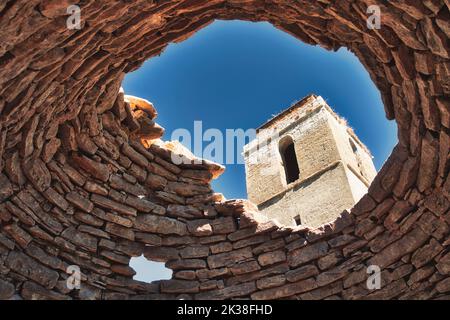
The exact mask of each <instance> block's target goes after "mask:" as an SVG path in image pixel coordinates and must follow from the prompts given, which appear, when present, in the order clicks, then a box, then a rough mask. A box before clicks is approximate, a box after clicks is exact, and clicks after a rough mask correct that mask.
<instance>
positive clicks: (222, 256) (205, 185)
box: [0, 0, 450, 299]
mask: <svg viewBox="0 0 450 320" xmlns="http://www.w3.org/2000/svg"><path fill="white" fill-rule="evenodd" d="M70 4H77V5H79V6H80V8H81V19H82V20H81V21H82V25H81V29H79V30H78V29H74V30H71V29H68V28H67V27H66V19H67V15H66V9H67V6H68V5H70ZM372 4H376V5H379V6H380V9H381V13H382V26H381V29H374V30H369V29H368V28H367V24H366V20H367V14H366V12H367V7H368V6H369V5H372ZM449 7H450V3H449V1H448V0H426V1H416V0H395V1H394V0H392V1H381V0H361V1H352V0H350V1H349V0H345V1H344V0H338V1H329V0H318V1H304V0H299V1H290V0H289V1H287V0H242V1H241V0H195V1H191V0H177V1H148V0H135V1H125V0H95V1H94V0H3V1H1V2H0V114H1V115H0V203H1V204H0V298H1V299H175V298H183V299H235V298H239V299H240V298H250V299H448V298H449V297H450V277H449V273H450V252H449V244H450V240H449V224H450V212H449V207H450V178H449V174H448V173H449V167H450V157H449V149H450V111H449V93H450V72H449V69H450V63H449V58H450V49H449V45H448V39H449V35H450V25H449ZM215 19H242V20H250V21H268V22H270V23H272V24H273V25H274V26H276V27H277V28H280V29H281V30H284V31H286V32H288V33H290V34H292V35H294V36H295V37H297V38H298V39H299V40H301V41H303V42H306V43H308V44H314V45H316V44H318V45H321V46H322V47H324V48H326V49H329V50H336V49H338V48H340V47H343V46H344V47H347V48H349V49H350V50H351V51H352V52H354V53H355V54H356V55H357V57H358V58H359V59H360V61H361V63H362V64H363V65H364V66H365V67H366V69H367V71H368V72H369V74H370V75H371V77H372V80H373V81H374V83H375V84H376V85H377V87H378V89H379V90H380V92H381V94H382V97H383V101H384V107H385V111H386V116H387V118H388V119H395V121H396V122H397V124H398V132H399V136H398V138H399V143H398V145H397V146H396V147H395V148H394V150H393V152H392V154H391V156H390V157H389V159H388V160H387V161H386V163H385V164H384V166H383V168H382V169H381V170H380V172H379V173H378V174H377V176H376V177H375V179H374V180H373V182H372V183H371V185H370V187H369V190H368V193H367V194H366V195H365V196H363V197H362V199H361V200H360V201H359V202H358V203H357V204H356V205H355V206H354V207H353V208H351V210H350V211H345V212H343V213H342V214H341V215H340V216H339V217H338V218H336V219H335V220H334V221H332V222H330V223H327V224H325V225H322V226H320V227H318V228H315V229H310V228H307V227H283V226H280V225H278V224H276V223H275V222H274V221H270V220H265V219H264V217H263V216H262V215H261V214H260V213H258V212H257V209H256V207H255V206H254V205H252V204H251V203H249V202H247V201H245V200H229V201H225V200H224V199H223V197H222V196H221V195H220V194H217V193H214V191H213V190H211V188H210V185H209V183H210V181H211V179H212V178H214V177H217V176H218V175H219V174H220V173H221V171H222V170H223V168H221V167H220V166H218V165H216V164H213V163H209V162H207V161H200V162H193V161H188V160H189V159H190V156H189V153H187V152H183V151H182V150H181V148H179V147H178V146H177V145H176V144H169V143H165V142H162V141H159V140H158V139H157V137H159V136H161V134H162V131H163V130H162V128H161V127H159V126H157V125H156V124H155V122H154V121H155V120H154V119H155V117H156V110H155V109H154V108H153V106H152V105H151V104H150V103H148V102H146V101H145V100H141V99H137V98H134V97H124V95H123V93H121V92H120V89H119V88H120V85H121V81H122V79H123V77H124V75H125V73H127V72H130V71H133V70H136V69H137V68H139V66H140V65H141V64H142V63H143V62H144V61H145V60H147V59H149V58H151V57H153V56H157V55H159V54H160V53H161V52H162V51H163V50H164V48H165V47H166V46H167V45H168V44H169V43H171V42H179V41H182V40H185V39H186V38H188V37H189V36H190V35H192V34H193V33H195V32H196V31H197V30H199V29H200V28H202V27H204V26H206V25H208V24H209V23H211V22H213V21H214V20H215ZM211 112H213V111H211ZM255 112H257V111H255ZM180 153H181V154H183V153H184V154H185V156H184V157H185V158H187V160H186V161H185V163H184V164H182V165H175V164H174V163H172V161H171V160H172V159H173V155H176V154H180ZM181 157H183V156H182V155H181ZM190 160H192V159H190ZM141 254H144V255H145V256H146V257H147V258H148V259H151V260H155V261H164V262H166V265H167V267H169V268H170V269H172V270H173V271H174V274H173V279H171V280H163V281H156V282H153V283H150V284H148V283H142V282H139V281H135V280H133V279H132V277H133V275H134V270H133V269H132V268H130V267H129V261H130V258H131V257H133V256H140V255H141ZM69 265H78V266H79V267H80V269H81V272H82V276H81V289H80V290H76V289H73V290H70V289H69V288H68V287H67V285H66V279H67V278H68V277H69V275H68V274H67V272H66V271H67V266H69ZM369 265H378V266H379V267H380V268H381V270H382V274H381V276H382V287H381V289H379V290H371V289H369V288H368V287H367V286H366V279H367V276H368V274H367V273H366V271H367V270H366V267H367V266H369Z"/></svg>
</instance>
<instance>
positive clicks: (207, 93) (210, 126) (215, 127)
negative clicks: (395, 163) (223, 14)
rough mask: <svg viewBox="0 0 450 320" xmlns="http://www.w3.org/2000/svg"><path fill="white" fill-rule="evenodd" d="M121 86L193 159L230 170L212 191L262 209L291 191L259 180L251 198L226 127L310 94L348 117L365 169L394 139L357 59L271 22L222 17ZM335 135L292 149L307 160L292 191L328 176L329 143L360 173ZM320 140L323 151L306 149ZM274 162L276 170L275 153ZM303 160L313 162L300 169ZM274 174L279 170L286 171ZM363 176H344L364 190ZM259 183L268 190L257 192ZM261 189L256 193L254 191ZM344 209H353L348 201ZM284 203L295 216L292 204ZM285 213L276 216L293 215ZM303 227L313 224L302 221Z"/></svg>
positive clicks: (247, 125)
mask: <svg viewBox="0 0 450 320" xmlns="http://www.w3.org/2000/svg"><path fill="white" fill-rule="evenodd" d="M123 88H124V90H125V94H130V95H133V96H138V97H142V98H145V99H147V100H149V101H151V102H152V103H153V104H154V106H155V108H156V109H157V110H159V115H158V118H157V119H156V121H157V122H158V123H159V124H160V125H161V126H162V127H164V128H165V129H166V132H165V135H164V136H163V137H162V139H163V140H166V141H167V140H172V139H176V140H179V141H180V142H181V143H182V144H184V145H185V146H186V147H187V148H188V149H190V150H191V151H192V152H193V153H194V154H195V155H196V156H199V157H202V158H207V159H209V160H212V161H215V162H219V163H221V164H224V165H225V166H226V170H225V173H224V174H223V175H222V176H221V177H220V178H219V179H218V180H215V181H213V182H212V188H213V189H214V191H216V192H221V193H223V194H224V195H225V197H226V198H228V199H233V198H249V199H250V200H251V201H253V202H255V203H256V204H257V205H258V206H259V207H260V208H264V210H266V209H267V207H269V206H272V204H273V203H274V202H276V201H272V200H274V199H275V198H274V197H276V199H283V197H284V193H283V192H287V190H284V189H280V190H278V189H276V188H278V185H279V184H280V185H282V184H281V182H280V178H279V177H274V178H269V179H265V178H261V179H260V180H259V181H253V182H252V181H250V182H252V183H253V184H251V185H249V187H248V189H249V192H247V191H248V190H247V189H246V183H245V181H246V171H245V166H244V164H243V163H244V157H243V156H241V153H242V148H243V145H245V144H246V142H245V139H244V142H243V141H240V142H239V141H238V139H237V138H236V137H235V136H233V134H232V133H231V134H230V133H229V132H228V130H230V129H231V130H236V129H238V130H242V132H247V130H249V129H252V128H257V127H259V126H260V125H262V124H264V123H266V122H267V121H268V120H269V119H271V118H272V117H274V116H276V115H280V112H281V111H282V110H285V109H286V108H288V107H289V106H293V105H294V106H295V105H299V104H301V103H302V101H303V100H304V99H303V100H301V99H302V98H303V97H306V96H308V95H309V94H311V93H313V94H315V95H317V96H320V97H323V101H324V103H327V104H328V105H329V106H330V107H331V108H332V109H333V110H334V112H336V113H337V114H339V115H340V116H342V117H345V120H346V121H344V120H342V122H341V123H344V124H345V125H346V126H348V127H352V128H353V131H354V132H355V136H356V138H355V139H356V140H355V141H356V142H357V144H358V146H359V145H360V142H362V143H363V144H365V145H366V146H367V147H368V150H370V152H367V153H366V154H364V161H365V163H366V162H367V161H368V159H370V157H371V155H373V156H374V158H373V163H374V168H375V169H377V170H378V169H380V168H381V166H382V165H383V163H384V161H385V159H387V157H388V156H389V154H390V153H391V151H392V149H393V147H394V146H395V144H396V143H397V137H396V135H397V128H396V124H395V122H394V121H388V120H387V119H386V117H385V113H384V107H383V103H382V100H381V96H380V93H379V91H378V89H377V88H376V87H375V85H374V84H373V82H372V81H371V79H370V77H369V74H368V73H367V71H366V70H365V68H364V67H363V65H362V64H361V63H360V62H359V61H358V59H357V58H356V56H355V55H354V54H353V53H351V52H350V51H348V50H347V49H340V50H338V51H337V52H329V51H327V50H325V49H322V48H320V47H317V46H316V47H314V46H310V45H306V44H304V43H302V42H301V41H299V40H297V39H295V38H294V37H292V36H291V35H289V34H287V33H285V32H283V31H280V30H278V29H276V28H275V27H273V26H272V25H270V24H269V23H264V22H258V23H252V22H244V21H216V22H214V23H213V24H211V25H209V26H208V27H206V28H204V29H202V30H200V31H198V32H196V33H195V34H194V35H193V36H192V37H190V38H189V39H188V40H186V41H183V42H181V43H177V44H171V45H169V46H168V47H167V48H166V50H165V52H164V53H163V54H162V55H160V56H159V57H155V58H152V59H150V60H149V61H147V62H146V63H145V64H144V65H143V66H142V67H141V68H140V69H139V70H137V71H135V72H132V73H130V74H127V75H126V77H125V80H124V82H123ZM293 101H295V102H294V103H292V102H293ZM174 115H176V116H175V117H174ZM313 115H314V114H313V113H312V114H308V116H307V117H305V116H298V115H295V116H294V117H292V121H297V122H301V121H305V119H306V118H308V117H311V116H313ZM311 125H312V123H309V124H308V123H307V121H306V122H305V125H304V127H303V128H302V129H301V130H300V131H302V130H303V131H305V132H306V131H308V130H309V129H308V128H309V127H310V126H311ZM291 127H292V126H291ZM180 130H184V131H185V132H188V133H190V137H189V138H188V139H186V138H185V136H183V135H179V134H175V133H176V132H177V133H179V131H180ZM283 130H284V131H286V130H287V129H286V128H284V129H282V131H283ZM350 131H352V130H349V132H350ZM335 133H336V132H335ZM337 136H339V134H338V133H336V134H335V137H334V138H333V139H336V141H329V140H327V139H325V138H323V137H324V135H323V134H317V135H315V136H311V137H310V138H309V139H306V140H305V141H306V142H301V143H304V144H305V146H306V148H302V147H300V148H297V147H296V148H295V150H304V151H303V154H301V155H300V154H299V155H297V156H298V157H303V158H301V159H300V161H298V164H299V167H300V169H301V171H302V175H301V177H300V179H299V181H300V182H299V181H297V182H295V184H298V182H299V183H300V186H297V185H296V186H295V188H296V190H302V186H301V180H302V177H303V175H304V177H305V178H308V179H309V180H308V182H307V183H308V185H314V182H312V181H315V180H311V179H318V177H319V176H320V175H321V174H322V173H323V172H322V171H321V169H324V168H326V167H327V166H328V167H330V166H331V165H332V163H328V162H327V161H326V160H324V159H323V154H320V153H321V152H322V153H324V150H325V151H326V150H327V148H329V146H330V145H331V144H332V143H336V144H340V148H337V149H339V152H340V153H341V156H342V158H345V157H347V158H348V159H350V158H352V159H354V160H353V161H354V162H355V163H354V164H352V165H354V167H355V168H354V172H355V173H360V172H361V170H359V164H358V163H356V160H355V157H354V154H353V152H352V147H351V146H350V145H349V144H348V141H349V140H348V138H346V137H341V138H342V139H341V140H339V141H337V140H338V138H336V137H337ZM174 137H175V138H174ZM339 139H340V138H339ZM273 141H274V142H278V140H276V139H273ZM296 141H297V139H296ZM299 141H303V140H301V139H300V140H299ZM217 142H219V145H220V143H223V150H219V151H223V152H217V151H218V150H217V149H214V148H213V147H214V144H215V143H217ZM231 142H233V143H231ZM230 143H231V147H230V148H229V145H230ZM315 144H317V145H319V147H318V148H316V149H314V150H312V149H311V148H309V147H310V146H311V145H315ZM344 144H345V147H344ZM277 146H278V145H277ZM277 149H278V148H277ZM344 149H345V150H344ZM277 152H278V150H277ZM299 153H300V151H299ZM277 157H278V158H277V161H278V168H279V154H278V155H277ZM263 158H268V159H271V157H266V156H264V157H263ZM274 158H275V157H274ZM302 159H306V160H307V162H309V163H310V164H309V165H306V167H304V162H303V161H302ZM345 161H347V160H345ZM349 161H350V160H349ZM304 169H305V171H303V170H304ZM278 171H280V172H281V173H282V171H283V170H278ZM267 172H269V173H270V172H271V171H270V170H268V171H267ZM321 172H322V173H321ZM281 173H277V174H281ZM375 173H376V171H375V170H374V173H373V174H370V175H369V176H368V178H367V179H366V180H370V179H371V178H373V177H374V176H375ZM258 174H259V173H258ZM264 174H265V173H261V174H260V175H261V176H263V175H264ZM360 178H361V174H357V175H353V173H348V179H349V180H351V181H350V182H349V183H350V184H353V186H354V188H355V189H358V188H366V185H367V181H366V182H365V184H364V183H362V182H361V181H359V180H358V179H360ZM364 178H365V177H364ZM248 181H249V179H248V177H247V182H248ZM369 183H370V181H369ZM255 184H256V185H255ZM258 185H259V186H263V187H262V188H257V187H258ZM266 186H268V187H269V188H273V190H270V192H267V194H264V192H261V189H264V188H265V187H266ZM288 187H289V186H288ZM280 188H281V187H280ZM283 188H286V185H285V186H284V187H283ZM256 189H258V192H259V194H253V193H252V190H256ZM352 192H353V196H351V197H350V198H352V199H353V198H359V197H360V196H362V195H363V194H364V193H365V191H364V190H362V191H361V190H352ZM315 194H321V192H316V193H315ZM334 194H335V193H334ZM355 195H356V196H355ZM341 198H342V199H343V198H344V197H341ZM277 201H278V200H277ZM304 203H306V202H304ZM310 203H312V204H309V205H313V206H316V207H318V206H319V207H320V205H318V204H317V203H318V202H317V201H315V199H310ZM264 204H270V205H269V206H264ZM344 205H345V206H348V208H350V207H352V205H351V204H342V206H344ZM287 207H288V209H289V210H291V207H292V206H287ZM300 207H301V206H300ZM300 207H295V206H294V207H292V210H294V211H297V213H296V212H293V213H292V214H291V215H290V216H289V217H286V219H281V218H280V219H279V220H280V222H281V223H284V224H292V223H293V217H294V216H295V215H296V214H298V212H308V211H309V210H308V208H303V207H301V208H300ZM284 208H285V207H283V208H282V210H278V211H279V212H280V211H286V212H287V211H289V210H284ZM302 214H303V213H302ZM269 217H271V216H269ZM302 223H304V224H306V225H308V224H309V223H312V222H310V221H308V219H307V218H306V217H303V216H302ZM314 224H315V223H314Z"/></svg>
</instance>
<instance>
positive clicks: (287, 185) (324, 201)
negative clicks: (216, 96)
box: [244, 95, 376, 227]
mask: <svg viewBox="0 0 450 320" xmlns="http://www.w3.org/2000/svg"><path fill="white" fill-rule="evenodd" d="M244 159H245V170H246V182H247V192H248V197H249V199H250V200H251V201H252V202H254V203H255V204H256V205H257V206H258V208H259V209H260V210H261V212H263V213H264V214H265V215H267V216H268V218H275V219H277V220H278V221H279V222H280V223H282V224H285V225H305V226H309V227H317V226H320V225H322V224H324V223H327V222H330V221H332V220H334V219H335V218H336V217H337V216H338V215H339V214H340V213H341V212H342V211H343V210H345V209H349V208H351V207H352V206H353V205H354V204H355V203H356V202H357V201H358V200H359V199H360V198H361V197H362V196H363V195H364V194H365V193H366V192H367V188H368V186H369V185H370V183H371V182H372V180H373V178H374V177H375V175H376V169H375V166H374V164H373V161H372V156H371V154H370V151H369V150H368V148H367V147H366V146H365V145H364V144H363V143H362V142H361V141H360V140H359V139H358V137H357V136H356V134H355V133H354V131H353V130H352V129H351V128H350V127H349V126H348V125H347V122H346V121H345V120H344V119H342V118H341V117H339V116H338V115H337V114H336V113H335V112H334V111H333V110H332V109H331V107H330V106H328V105H327V103H326V102H325V101H324V99H323V98H322V97H320V96H316V95H309V96H307V97H305V98H303V99H302V100H301V101H299V102H298V103H296V104H294V105H292V106H291V107H290V108H288V109H286V110H284V111H283V112H281V113H280V114H278V115H277V116H275V117H273V118H272V119H270V120H269V121H268V122H266V123H265V124H264V125H262V126H261V127H259V128H258V130H257V135H256V139H254V140H253V141H251V142H250V143H249V144H247V145H246V146H245V147H244Z"/></svg>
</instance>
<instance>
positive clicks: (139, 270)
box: [130, 255, 172, 283]
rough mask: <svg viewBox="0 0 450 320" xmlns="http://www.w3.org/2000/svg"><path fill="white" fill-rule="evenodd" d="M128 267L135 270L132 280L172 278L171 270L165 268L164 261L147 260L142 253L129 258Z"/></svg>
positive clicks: (149, 280)
mask: <svg viewBox="0 0 450 320" xmlns="http://www.w3.org/2000/svg"><path fill="white" fill-rule="evenodd" d="M130 267H132V268H133V269H134V271H136V275H135V276H134V277H133V279H134V280H138V281H143V282H147V283H150V282H152V281H156V280H166V279H171V278H172V270H170V269H169V268H166V266H165V264H164V262H155V261H149V260H147V259H146V258H145V257H144V255H142V256H140V257H133V258H131V260H130Z"/></svg>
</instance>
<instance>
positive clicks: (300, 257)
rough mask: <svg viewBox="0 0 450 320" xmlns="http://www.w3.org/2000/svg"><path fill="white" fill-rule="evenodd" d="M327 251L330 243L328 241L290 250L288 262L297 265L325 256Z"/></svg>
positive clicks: (293, 265)
mask: <svg viewBox="0 0 450 320" xmlns="http://www.w3.org/2000/svg"><path fill="white" fill-rule="evenodd" d="M327 251H328V244H327V243H326V242H318V243H316V244H312V245H310V246H307V247H304V248H300V249H297V250H295V251H292V252H290V253H289V254H288V262H289V265H290V266H291V267H296V266H299V265H301V264H304V263H306V262H309V261H311V260H315V259H317V258H320V257H322V256H324V255H325V254H326V253H327Z"/></svg>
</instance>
